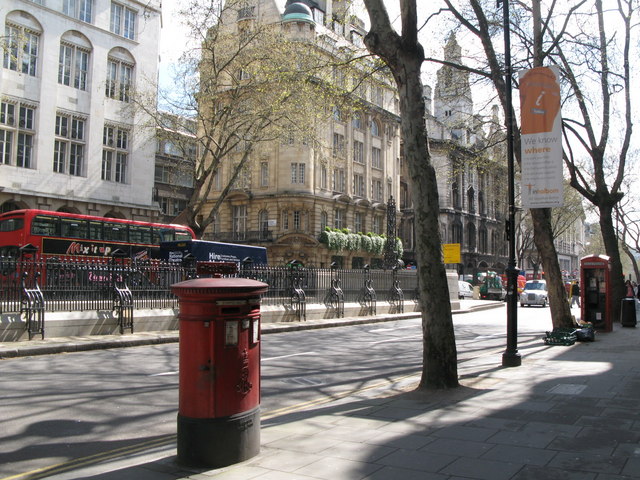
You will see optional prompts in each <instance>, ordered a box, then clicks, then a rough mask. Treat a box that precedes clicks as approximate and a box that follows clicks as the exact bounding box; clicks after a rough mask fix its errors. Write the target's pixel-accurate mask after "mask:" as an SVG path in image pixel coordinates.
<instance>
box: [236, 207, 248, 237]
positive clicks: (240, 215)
mask: <svg viewBox="0 0 640 480" xmlns="http://www.w3.org/2000/svg"><path fill="white" fill-rule="evenodd" d="M246 231H247V206H246V205H234V206H233V234H234V238H235V239H236V240H244V237H245V234H246Z"/></svg>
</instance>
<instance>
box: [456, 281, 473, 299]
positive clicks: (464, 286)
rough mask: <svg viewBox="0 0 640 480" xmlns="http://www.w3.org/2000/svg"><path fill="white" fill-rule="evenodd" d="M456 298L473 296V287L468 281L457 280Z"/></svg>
mask: <svg viewBox="0 0 640 480" xmlns="http://www.w3.org/2000/svg"><path fill="white" fill-rule="evenodd" d="M458 298H459V299H460V300H462V299H464V298H473V287H472V286H471V284H470V283H469V282H465V281H464V280H458Z"/></svg>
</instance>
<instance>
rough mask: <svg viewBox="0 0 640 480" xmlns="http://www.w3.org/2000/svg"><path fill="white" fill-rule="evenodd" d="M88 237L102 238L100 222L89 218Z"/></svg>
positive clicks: (93, 238)
mask: <svg viewBox="0 0 640 480" xmlns="http://www.w3.org/2000/svg"><path fill="white" fill-rule="evenodd" d="M89 239H90V240H102V222H97V221H95V220H89Z"/></svg>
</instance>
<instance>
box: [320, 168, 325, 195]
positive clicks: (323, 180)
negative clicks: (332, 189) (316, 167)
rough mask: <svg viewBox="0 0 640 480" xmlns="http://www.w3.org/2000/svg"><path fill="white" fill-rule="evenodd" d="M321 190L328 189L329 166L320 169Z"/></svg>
mask: <svg viewBox="0 0 640 480" xmlns="http://www.w3.org/2000/svg"><path fill="white" fill-rule="evenodd" d="M320 188H322V189H323V190H326V189H327V166H326V165H322V167H320Z"/></svg>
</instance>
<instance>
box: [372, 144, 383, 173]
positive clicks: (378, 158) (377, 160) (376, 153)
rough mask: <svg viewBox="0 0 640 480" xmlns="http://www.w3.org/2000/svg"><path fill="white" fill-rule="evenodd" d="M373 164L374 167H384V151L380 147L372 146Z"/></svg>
mask: <svg viewBox="0 0 640 480" xmlns="http://www.w3.org/2000/svg"><path fill="white" fill-rule="evenodd" d="M371 166H372V167H373V168H379V169H381V168H382V151H381V150H380V149H379V148H378V147H372V148H371Z"/></svg>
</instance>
